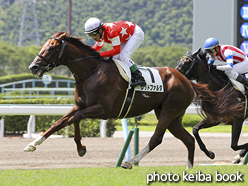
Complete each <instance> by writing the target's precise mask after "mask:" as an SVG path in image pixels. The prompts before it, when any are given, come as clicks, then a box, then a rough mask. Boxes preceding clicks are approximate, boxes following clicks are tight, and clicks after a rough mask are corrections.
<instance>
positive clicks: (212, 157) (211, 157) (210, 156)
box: [208, 150, 215, 159]
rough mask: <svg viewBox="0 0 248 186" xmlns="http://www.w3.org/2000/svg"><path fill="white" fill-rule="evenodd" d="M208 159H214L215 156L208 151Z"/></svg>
mask: <svg viewBox="0 0 248 186" xmlns="http://www.w3.org/2000/svg"><path fill="white" fill-rule="evenodd" d="M208 157H209V158H210V159H214V158H215V154H214V152H212V151H211V150H210V151H209V156H208Z"/></svg>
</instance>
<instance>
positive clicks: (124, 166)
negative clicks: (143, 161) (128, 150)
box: [121, 161, 133, 169]
mask: <svg viewBox="0 0 248 186" xmlns="http://www.w3.org/2000/svg"><path fill="white" fill-rule="evenodd" d="M121 167H122V168H124V169H132V168H133V166H132V165H131V164H130V163H128V162H127V161H126V162H125V163H124V164H123V165H121Z"/></svg>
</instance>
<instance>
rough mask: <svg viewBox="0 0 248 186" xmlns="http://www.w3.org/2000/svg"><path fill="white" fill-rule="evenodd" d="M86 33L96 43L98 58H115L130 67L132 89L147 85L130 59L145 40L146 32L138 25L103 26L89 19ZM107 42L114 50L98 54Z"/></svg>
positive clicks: (125, 22) (121, 22)
mask: <svg viewBox="0 0 248 186" xmlns="http://www.w3.org/2000/svg"><path fill="white" fill-rule="evenodd" d="M85 33H86V34H88V35H89V36H90V37H91V38H92V39H94V40H95V41H96V43H95V45H94V46H93V47H92V48H93V49H95V50H96V51H97V52H94V55H95V56H96V57H98V58H100V57H111V56H113V59H119V60H121V61H123V62H125V63H126V64H127V65H128V67H129V68H130V70H131V74H132V83H131V85H130V86H131V87H136V86H138V85H140V86H145V85H146V81H145V79H144V78H143V76H142V73H141V72H140V70H139V69H138V67H137V66H136V65H135V63H134V62H133V61H132V60H131V59H130V58H131V56H132V54H133V53H134V52H135V51H136V50H137V49H138V48H139V46H140V45H141V43H142V42H143V40H144V32H143V31H142V29H141V28H140V27H139V26H138V25H136V24H135V23H132V22H128V21H119V22H114V23H105V24H103V23H102V22H101V21H100V20H99V19H98V18H89V19H88V20H87V21H86V23H85ZM105 42H106V43H111V44H112V46H113V49H112V50H109V51H105V52H101V53H98V51H100V50H101V49H102V47H103V45H104V43H105Z"/></svg>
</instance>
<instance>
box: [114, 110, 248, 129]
mask: <svg viewBox="0 0 248 186" xmlns="http://www.w3.org/2000/svg"><path fill="white" fill-rule="evenodd" d="M197 119H198V120H197ZM185 120H186V121H188V120H192V122H194V123H195V125H196V124H197V123H198V122H199V121H200V120H201V117H200V116H198V115H197V114H192V115H185V116H184V119H183V122H184V121H185ZM129 122H130V123H129V126H128V129H129V130H130V129H131V128H132V127H133V123H134V122H135V120H134V118H131V119H130V121H129ZM115 123H117V125H116V129H117V131H121V130H122V126H121V121H120V120H116V122H115ZM156 124H157V119H156V117H155V115H154V114H146V115H145V117H144V118H143V119H142V120H140V121H138V127H139V130H140V131H154V130H155V128H156ZM192 128H193V127H185V129H186V130H187V131H188V132H192ZM231 130H232V128H231V126H230V125H223V124H221V125H218V126H214V127H211V128H207V129H202V130H200V132H224V133H230V132H231ZM242 132H248V126H243V129H242Z"/></svg>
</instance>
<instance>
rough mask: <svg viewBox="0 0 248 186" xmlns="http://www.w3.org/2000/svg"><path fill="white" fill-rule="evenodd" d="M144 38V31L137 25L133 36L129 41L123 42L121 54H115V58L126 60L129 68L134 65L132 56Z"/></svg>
mask: <svg viewBox="0 0 248 186" xmlns="http://www.w3.org/2000/svg"><path fill="white" fill-rule="evenodd" d="M144 38H145V34H144V32H143V31H142V29H141V28H140V27H139V26H138V25H136V27H135V30H134V33H133V35H132V37H131V38H130V39H129V40H128V41H127V42H124V43H121V52H120V54H117V55H114V56H113V59H119V60H121V61H123V62H125V63H126V64H127V65H128V67H129V68H130V67H131V66H133V65H134V62H133V61H132V60H131V56H132V54H133V53H134V52H135V51H136V50H137V49H138V48H139V47H140V45H141V44H142V42H143V41H144Z"/></svg>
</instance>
